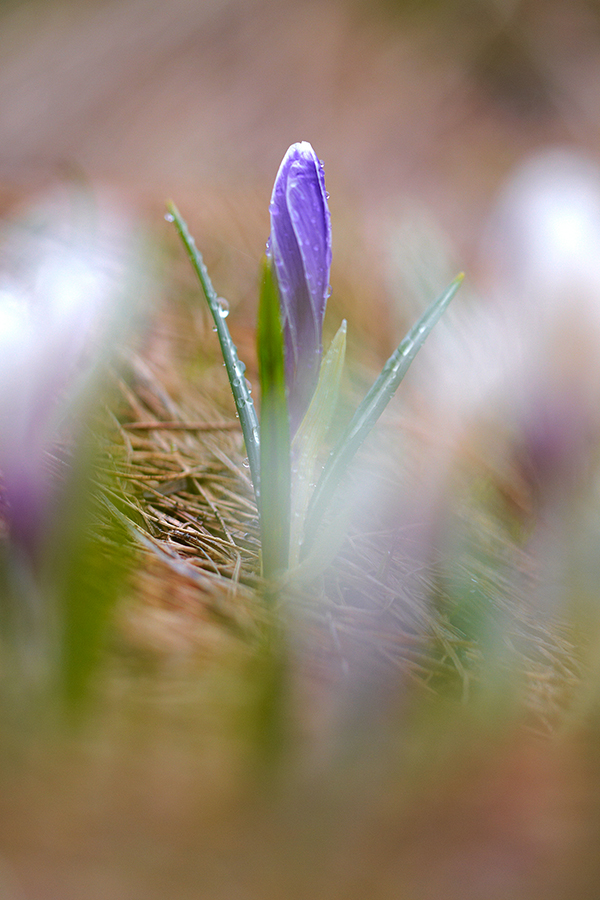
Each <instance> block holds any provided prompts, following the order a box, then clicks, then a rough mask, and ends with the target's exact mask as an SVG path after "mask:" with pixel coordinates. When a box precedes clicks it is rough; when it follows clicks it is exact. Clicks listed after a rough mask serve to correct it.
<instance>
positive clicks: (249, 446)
mask: <svg viewBox="0 0 600 900" xmlns="http://www.w3.org/2000/svg"><path fill="white" fill-rule="evenodd" d="M167 209H168V211H169V215H170V216H172V218H173V222H174V223H175V227H176V229H177V232H178V234H179V236H180V238H181V240H182V241H183V243H184V246H185V249H186V250H187V254H188V256H189V258H190V261H191V263H192V266H193V267H194V271H195V272H196V275H197V276H198V280H199V281H200V285H201V287H202V290H203V292H204V296H205V297H206V302H207V303H208V306H209V309H210V311H211V314H212V317H213V319H214V323H215V328H216V330H217V337H218V338H219V343H220V345H221V352H222V354H223V360H224V362H225V368H226V370H227V376H228V378H229V384H230V385H231V391H232V393H233V399H234V401H235V407H236V409H237V414H238V416H239V419H240V425H241V426H242V434H243V436H244V442H245V444H246V453H247V454H248V463H249V466H250V475H251V477H252V484H253V486H254V494H255V497H256V500H257V503H258V502H259V494H260V438H259V434H260V432H259V427H258V418H257V416H256V410H255V409H254V403H253V402H252V396H251V394H250V390H249V388H248V385H247V384H246V379H245V376H244V372H245V371H246V366H245V365H244V363H243V362H241V361H240V360H239V358H238V355H237V350H236V347H235V344H234V343H233V341H232V339H231V335H230V333H229V328H228V327H227V323H226V322H225V316H224V315H223V306H222V304H221V303H220V301H219V298H218V297H217V292H216V291H215V289H214V287H213V286H212V282H211V280H210V278H209V275H208V272H207V269H206V266H205V265H204V260H203V259H202V254H201V253H200V251H199V250H198V248H197V247H196V244H195V241H194V238H193V237H192V236H191V234H190V232H189V229H188V227H187V225H186V223H185V221H184V219H183V218H182V217H181V214H180V212H179V210H178V209H177V207H176V206H175V204H174V203H167Z"/></svg>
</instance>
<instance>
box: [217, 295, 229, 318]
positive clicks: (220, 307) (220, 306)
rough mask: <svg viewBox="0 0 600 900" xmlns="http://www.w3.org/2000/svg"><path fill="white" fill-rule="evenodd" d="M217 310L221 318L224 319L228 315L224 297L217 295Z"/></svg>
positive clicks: (227, 304)
mask: <svg viewBox="0 0 600 900" xmlns="http://www.w3.org/2000/svg"><path fill="white" fill-rule="evenodd" d="M217 312H218V313H219V315H220V316H221V318H222V319H226V318H227V316H228V315H229V303H228V302H227V300H225V298H224V297H217Z"/></svg>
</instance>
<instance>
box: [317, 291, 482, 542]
mask: <svg viewBox="0 0 600 900" xmlns="http://www.w3.org/2000/svg"><path fill="white" fill-rule="evenodd" d="M463 278H464V275H462V274H461V275H459V276H458V277H457V278H455V279H454V281H453V282H452V284H451V285H450V286H449V287H448V288H446V290H445V291H444V292H443V293H442V294H441V295H440V296H439V297H438V298H437V299H436V300H434V301H433V303H432V304H431V305H430V306H429V307H428V308H427V309H426V310H425V312H424V313H423V315H422V316H421V318H420V319H419V320H418V322H417V323H416V324H415V325H413V327H412V328H411V329H410V331H409V332H408V334H407V335H406V337H405V338H404V340H403V341H402V343H401V344H400V345H399V347H398V348H397V349H396V350H395V351H394V353H392V355H391V356H390V358H389V359H388V361H387V362H386V364H385V366H384V367H383V370H382V372H381V374H380V375H379V377H378V378H377V380H376V381H375V383H374V384H373V386H372V387H371V389H370V390H369V392H368V393H367V395H366V397H365V398H364V400H363V401H362V403H361V404H360V406H359V407H358V409H357V410H356V412H355V413H354V415H353V417H352V419H351V420H350V422H349V424H348V426H347V427H346V429H345V431H344V433H343V434H342V436H341V438H340V439H339V441H338V443H337V444H336V446H335V447H334V449H333V450H332V452H331V455H330V457H329V459H328V460H327V463H326V465H325V468H324V469H323V472H322V474H321V478H320V479H319V482H318V484H317V486H316V488H315V491H314V493H313V495H312V498H311V501H310V506H309V509H308V514H307V517H306V525H305V531H304V535H305V536H304V544H303V555H304V556H305V555H306V553H307V551H308V550H309V548H310V546H311V544H312V542H313V541H314V538H315V536H316V530H317V528H318V527H319V524H320V522H321V519H322V518H323V515H324V513H325V510H326V509H327V506H328V504H329V503H330V502H331V499H332V497H333V494H334V491H335V489H336V487H337V486H338V484H339V482H340V480H341V479H342V477H343V476H344V473H345V472H346V470H347V468H348V466H349V464H350V463H351V462H352V460H353V458H354V455H355V454H356V451H357V450H358V448H359V447H360V445H361V444H362V443H363V441H364V440H365V438H366V437H367V435H368V434H369V432H370V431H371V429H372V428H373V426H374V425H375V423H376V421H377V419H378V418H379V416H380V415H381V414H382V412H383V411H384V409H385V408H386V406H387V405H388V403H389V402H390V400H391V399H392V397H393V396H394V394H395V392H396V390H397V388H398V386H399V384H400V382H401V381H402V379H403V378H404V376H405V374H406V372H407V371H408V369H409V366H410V364H411V363H412V361H413V359H414V358H415V356H416V355H417V353H418V351H419V350H420V349H421V347H422V345H423V343H424V342H425V339H426V337H427V335H428V334H429V333H430V332H431V330H432V328H433V327H434V325H435V324H436V323H437V321H438V320H439V318H440V317H441V315H442V314H443V313H444V311H445V309H446V307H447V306H448V304H449V303H450V301H451V300H452V298H453V297H454V295H455V294H456V292H457V290H458V288H459V287H460V285H461V283H462V281H463Z"/></svg>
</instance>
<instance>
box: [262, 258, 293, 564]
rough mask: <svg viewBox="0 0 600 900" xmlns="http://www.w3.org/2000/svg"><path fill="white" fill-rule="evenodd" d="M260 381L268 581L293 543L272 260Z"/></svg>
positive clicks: (265, 291)
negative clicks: (291, 541)
mask: <svg viewBox="0 0 600 900" xmlns="http://www.w3.org/2000/svg"><path fill="white" fill-rule="evenodd" d="M257 344H258V370H259V375H260V398H261V399H260V406H261V410H260V430H261V441H260V471H261V473H262V476H263V477H262V485H261V492H260V504H259V511H260V535H261V546H262V566H263V575H264V577H265V578H266V579H271V578H272V577H273V575H275V573H276V572H280V571H282V570H284V569H287V566H288V558H289V543H290V479H291V463H290V421H289V414H288V403H287V394H286V384H285V362H284V350H283V329H282V325H281V313H280V308H279V290H278V288H277V284H276V282H275V278H274V275H273V270H272V268H271V264H270V263H269V261H268V260H265V262H264V265H263V277H262V285H261V292H260V303H259V307H258V328H257Z"/></svg>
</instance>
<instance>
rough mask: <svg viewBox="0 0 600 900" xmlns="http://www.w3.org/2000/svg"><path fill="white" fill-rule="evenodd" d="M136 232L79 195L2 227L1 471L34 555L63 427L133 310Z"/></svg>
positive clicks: (11, 515)
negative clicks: (51, 457) (49, 458)
mask: <svg viewBox="0 0 600 900" xmlns="http://www.w3.org/2000/svg"><path fill="white" fill-rule="evenodd" d="M138 263H139V261H138V260H136V258H135V252H134V240H133V227H132V222H131V221H130V220H129V218H128V217H127V216H126V215H125V214H124V213H123V212H122V211H121V210H117V209H107V208H104V207H98V206H97V205H96V204H95V203H94V204H93V203H92V201H91V200H90V199H89V198H88V197H86V196H84V195H83V194H79V193H74V192H69V193H64V194H60V195H59V194H55V195H53V196H49V197H46V198H45V199H44V200H43V201H42V202H40V203H38V204H37V205H36V206H35V207H34V208H33V209H31V210H29V212H28V213H27V214H26V216H25V217H23V219H21V221H20V222H19V223H18V224H8V225H5V226H4V227H3V228H2V229H0V473H1V474H2V479H3V501H4V502H3V504H2V506H3V509H4V514H5V515H6V517H7V518H8V521H9V526H10V533H11V535H12V537H13V540H14V541H15V543H16V544H17V545H19V546H21V547H22V548H23V549H25V550H26V551H27V552H28V553H34V552H36V546H37V544H38V543H39V541H40V538H41V535H42V534H43V530H44V529H45V528H46V527H48V523H47V521H46V519H47V517H48V515H49V506H48V504H49V502H50V498H51V495H52V492H53V485H52V484H51V480H50V479H49V477H48V474H47V464H46V461H45V456H46V453H47V450H48V449H49V447H50V446H51V444H52V442H53V441H54V440H55V439H56V437H57V428H58V425H59V423H60V421H61V420H62V419H63V418H64V416H65V415H66V414H67V412H68V411H69V408H70V406H71V405H72V403H73V401H74V400H75V398H77V399H80V397H81V389H82V386H83V385H84V384H85V383H86V380H88V379H89V375H90V373H91V372H92V371H93V370H94V368H95V366H96V365H97V363H98V362H99V360H100V358H101V355H102V354H103V353H106V352H108V351H109V350H110V348H111V346H112V344H113V343H114V339H115V337H116V332H117V330H122V328H123V326H124V324H125V322H126V319H127V316H128V314H129V313H130V312H131V309H130V305H131V298H132V290H131V289H132V286H133V282H132V275H134V273H135V272H136V270H137V267H138Z"/></svg>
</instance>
